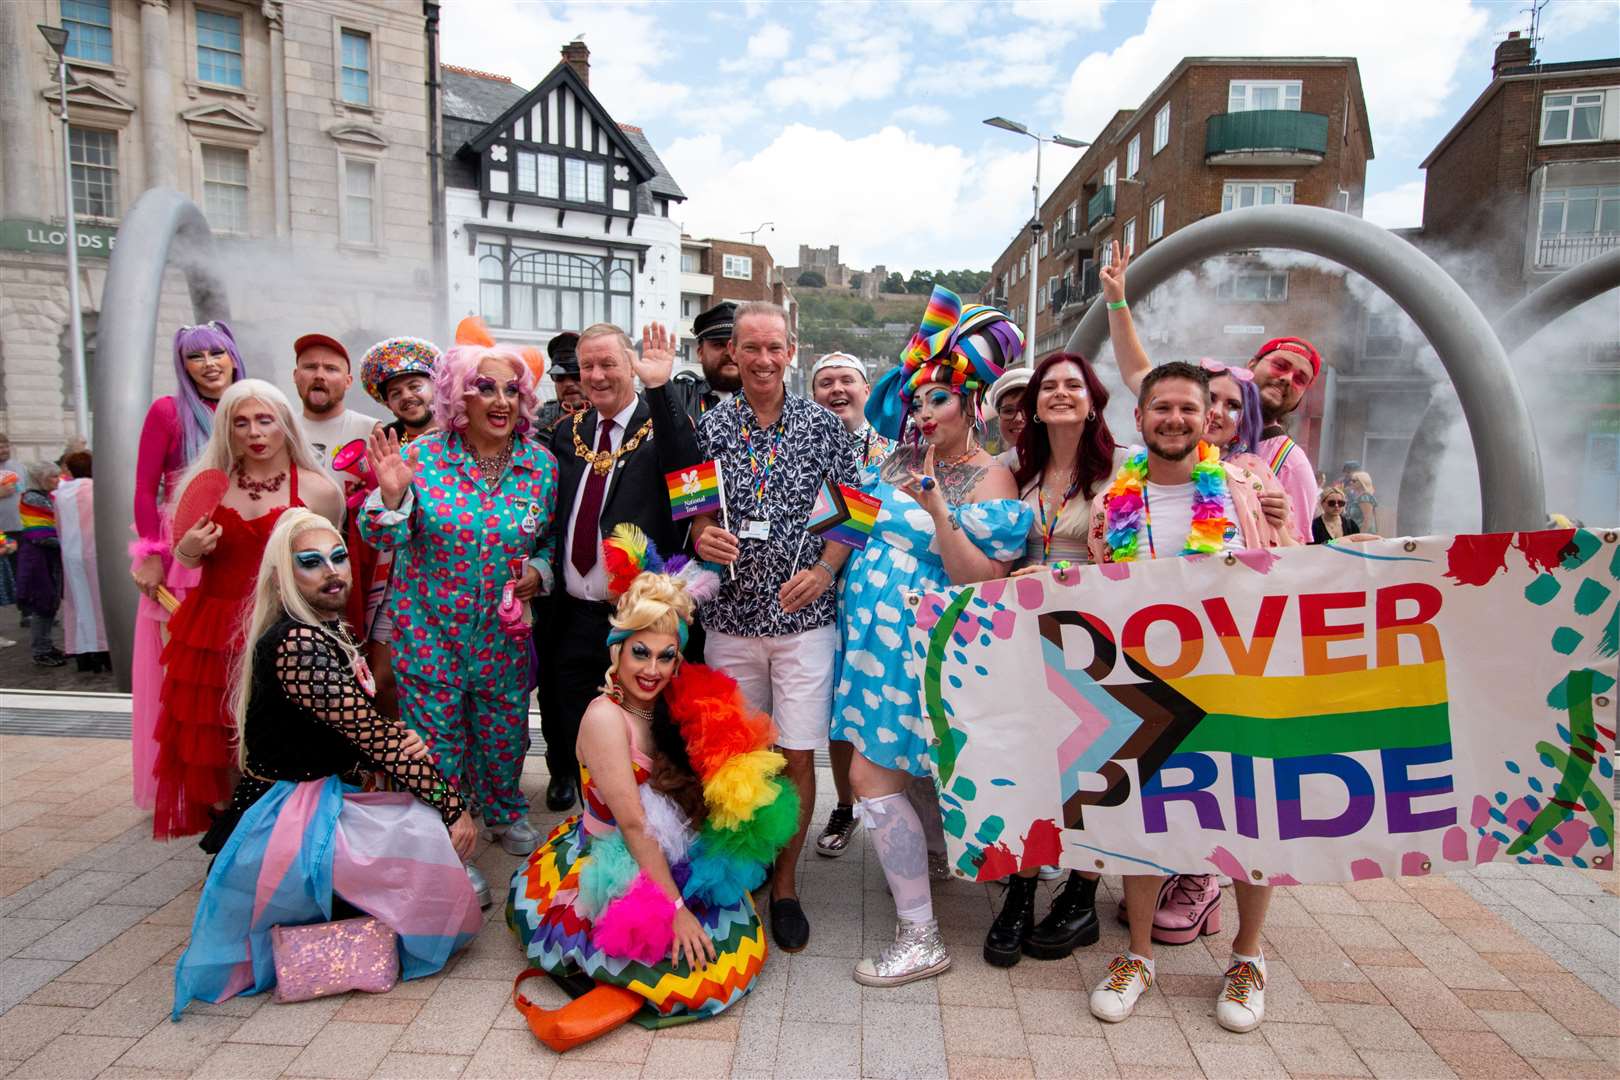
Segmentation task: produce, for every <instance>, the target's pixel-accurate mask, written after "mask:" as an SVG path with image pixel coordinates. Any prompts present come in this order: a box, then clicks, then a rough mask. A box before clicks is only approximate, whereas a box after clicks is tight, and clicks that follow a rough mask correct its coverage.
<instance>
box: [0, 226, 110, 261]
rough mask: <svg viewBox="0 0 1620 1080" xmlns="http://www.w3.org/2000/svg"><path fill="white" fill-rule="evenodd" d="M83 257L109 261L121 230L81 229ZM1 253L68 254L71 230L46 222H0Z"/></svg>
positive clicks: (84, 227)
mask: <svg viewBox="0 0 1620 1080" xmlns="http://www.w3.org/2000/svg"><path fill="white" fill-rule="evenodd" d="M78 232H79V254H80V255H90V256H97V255H99V256H100V257H102V258H104V259H105V258H107V257H108V256H109V255H111V254H112V252H113V245H114V244H115V243H116V242H117V240H118V230H117V229H110V228H108V227H107V226H105V225H80V226H79V229H78ZM0 249H4V250H8V251H39V252H48V253H53V254H57V255H65V254H67V226H66V225H52V224H50V223H48V222H44V221H29V220H26V219H9V220H5V221H0Z"/></svg>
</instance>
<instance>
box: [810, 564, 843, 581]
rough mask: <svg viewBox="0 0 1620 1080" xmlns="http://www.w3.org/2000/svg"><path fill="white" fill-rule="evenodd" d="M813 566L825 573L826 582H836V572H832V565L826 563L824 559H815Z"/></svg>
mask: <svg viewBox="0 0 1620 1080" xmlns="http://www.w3.org/2000/svg"><path fill="white" fill-rule="evenodd" d="M815 565H816V566H819V567H821V568H822V569H823V570H825V571H827V580H828V581H837V580H838V571H836V570H834V569H833V568H832V563H830V562H828V561H827V560H826V559H817V560H816V562H815Z"/></svg>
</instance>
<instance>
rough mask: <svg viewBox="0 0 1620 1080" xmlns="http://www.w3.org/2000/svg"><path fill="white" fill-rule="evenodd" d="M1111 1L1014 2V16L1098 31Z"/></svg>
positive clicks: (1019, 0)
mask: <svg viewBox="0 0 1620 1080" xmlns="http://www.w3.org/2000/svg"><path fill="white" fill-rule="evenodd" d="M1108 4H1109V0H1014V3H1013V5H1012V9H1013V14H1014V15H1017V16H1019V17H1020V18H1024V19H1029V20H1030V21H1031V22H1038V23H1042V24H1044V25H1047V26H1065V27H1068V26H1072V27H1074V28H1076V29H1082V30H1096V29H1098V28H1100V27H1101V26H1102V24H1103V9H1104V8H1106V7H1107V6H1108Z"/></svg>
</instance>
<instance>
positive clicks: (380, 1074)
mask: <svg viewBox="0 0 1620 1080" xmlns="http://www.w3.org/2000/svg"><path fill="white" fill-rule="evenodd" d="M470 1060H471V1059H470V1058H467V1057H462V1056H459V1055H456V1054H400V1053H390V1054H389V1055H388V1056H387V1057H385V1058H383V1059H382V1064H381V1065H378V1066H377V1071H376V1072H374V1073H372V1074H371V1075H372V1076H373V1077H375V1078H376V1080H455V1078H456V1077H458V1076H460V1075H461V1073H462V1070H463V1069H465V1068H466V1067H467V1063H468V1062H469V1061H470Z"/></svg>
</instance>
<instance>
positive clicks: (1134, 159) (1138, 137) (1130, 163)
mask: <svg viewBox="0 0 1620 1080" xmlns="http://www.w3.org/2000/svg"><path fill="white" fill-rule="evenodd" d="M1141 171H1142V133H1141V132H1137V133H1136V134H1135V135H1132V136H1131V141H1130V142H1128V143H1126V144H1125V178H1126V179H1127V180H1130V179H1134V178H1135V176H1136V174H1137V173H1139V172H1141Z"/></svg>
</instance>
